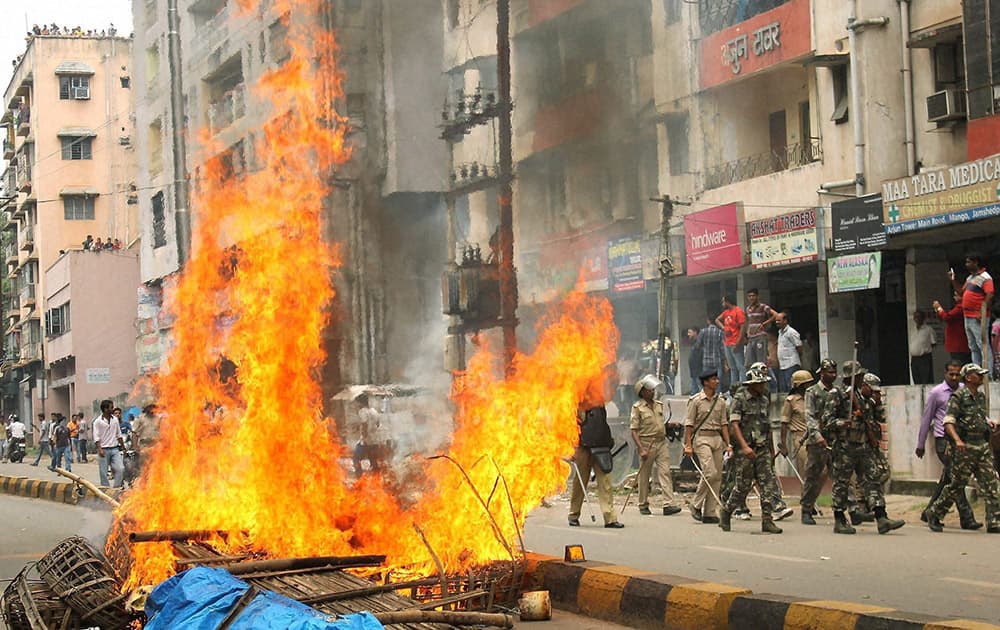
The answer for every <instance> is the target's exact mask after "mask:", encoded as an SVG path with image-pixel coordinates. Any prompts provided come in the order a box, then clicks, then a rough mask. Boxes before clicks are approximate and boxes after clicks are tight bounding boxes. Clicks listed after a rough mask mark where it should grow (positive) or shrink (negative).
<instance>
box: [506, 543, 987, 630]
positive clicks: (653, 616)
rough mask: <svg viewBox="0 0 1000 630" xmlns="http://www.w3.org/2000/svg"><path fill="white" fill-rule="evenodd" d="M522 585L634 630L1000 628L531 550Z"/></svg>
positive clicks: (565, 607)
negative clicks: (771, 592) (764, 591)
mask: <svg viewBox="0 0 1000 630" xmlns="http://www.w3.org/2000/svg"><path fill="white" fill-rule="evenodd" d="M527 560H528V566H527V572H526V575H525V583H524V585H525V589H526V590H536V589H545V590H548V591H549V597H550V598H551V600H552V605H553V606H555V607H556V608H561V609H563V610H569V611H571V612H575V613H579V614H582V615H586V616H588V617H593V618H596V619H603V620H606V621H612V622H615V623H619V624H624V625H628V626H631V627H634V628H671V629H675V630H689V629H690V630H710V629H723V628H729V629H732V630H767V629H771V628H773V629H782V630H820V629H823V630H840V629H844V630H848V629H849V630H923V629H927V630H960V629H961V630H1000V626H995V625H992V624H988V623H983V622H980V621H973V620H969V619H939V618H936V617H931V616H928V615H918V614H913V613H906V612H901V611H897V610H894V609H892V608H885V607H880V606H871V605H866V604H853V603H849V602H838V601H832V600H831V601H828V600H823V601H817V600H809V599H803V598H798V597H786V596H782V595H769V594H755V593H752V592H751V591H750V590H749V589H746V588H740V587H737V586H730V585H728V584H717V583H714V582H701V581H698V580H692V579H689V578H684V577H680V576H676V575H665V574H659V573H654V572H651V571H639V570H637V569H632V568H629V567H624V566H619V565H613V564H607V563H604V562H594V561H587V562H579V563H570V562H564V561H563V560H562V559H560V558H556V557H553V556H545V555H541V554H533V553H529V554H528V557H527Z"/></svg>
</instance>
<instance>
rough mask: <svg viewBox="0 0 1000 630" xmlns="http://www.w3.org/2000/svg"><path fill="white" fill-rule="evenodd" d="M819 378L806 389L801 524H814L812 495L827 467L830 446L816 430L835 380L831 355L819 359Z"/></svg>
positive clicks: (828, 465) (815, 497)
mask: <svg viewBox="0 0 1000 630" xmlns="http://www.w3.org/2000/svg"><path fill="white" fill-rule="evenodd" d="M817 372H818V373H819V381H818V382H817V383H816V384H815V385H813V386H812V387H810V388H809V389H807V390H806V402H805V406H806V437H805V448H806V466H805V471H804V474H805V483H803V484H802V499H801V501H800V502H799V504H800V505H801V507H802V524H803V525H815V524H816V520H815V519H813V511H814V510H815V508H816V499H817V498H818V497H819V493H820V490H821V489H822V487H823V481H824V474H823V473H824V472H826V471H829V470H830V446H829V445H828V444H827V442H826V438H824V437H823V434H822V433H821V432H820V421H821V420H822V419H823V410H824V408H825V407H826V399H827V397H828V396H829V394H830V391H831V390H833V389H835V387H836V386H835V385H834V383H836V381H837V362H836V361H834V360H833V359H823V360H822V361H821V362H820V366H819V370H817Z"/></svg>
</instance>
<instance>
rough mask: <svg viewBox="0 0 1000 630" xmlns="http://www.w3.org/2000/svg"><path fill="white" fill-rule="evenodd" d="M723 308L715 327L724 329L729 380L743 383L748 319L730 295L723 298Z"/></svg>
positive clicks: (716, 319)
mask: <svg viewBox="0 0 1000 630" xmlns="http://www.w3.org/2000/svg"><path fill="white" fill-rule="evenodd" d="M722 308H723V311H722V313H720V314H719V316H718V317H716V318H715V325H716V326H718V327H719V328H721V329H722V334H723V339H724V341H725V345H724V346H723V350H724V351H725V353H726V364H727V365H729V380H730V382H731V383H742V382H743V376H744V374H745V372H744V365H743V363H744V356H743V345H744V344H745V343H746V332H747V317H746V315H745V314H744V313H743V309H741V308H740V307H739V306H737V305H736V303H735V302H733V300H732V299H731V298H730V297H729V296H728V295H727V296H724V297H723V298H722Z"/></svg>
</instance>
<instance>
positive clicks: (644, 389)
mask: <svg viewBox="0 0 1000 630" xmlns="http://www.w3.org/2000/svg"><path fill="white" fill-rule="evenodd" d="M720 332H721V331H720ZM659 385H660V382H659V380H658V379H657V378H656V377H654V376H653V375H651V374H647V375H646V376H643V377H642V378H641V379H639V381H638V382H637V383H636V384H635V393H636V395H637V396H638V397H639V400H637V401H636V402H635V404H634V405H632V413H631V415H630V417H629V430H630V431H631V433H632V440H633V441H634V442H635V445H636V446H637V447H638V448H639V461H640V464H639V475H638V479H637V482H638V484H639V513H640V514H644V515H649V514H652V511H651V510H650V509H649V495H650V490H651V487H650V479H651V477H652V473H653V468H654V467H655V468H656V480H657V482H658V483H659V484H660V491H661V492H662V493H663V501H662V506H663V515H664V516H670V515H671V514H677V513H678V512H680V511H681V508H680V506H678V505H676V504H675V502H674V483H673V479H672V478H671V476H670V453H669V452H668V450H667V434H666V427H665V426H664V424H663V403H662V402H660V401H659V400H656V399H655V396H656V388H657V387H659Z"/></svg>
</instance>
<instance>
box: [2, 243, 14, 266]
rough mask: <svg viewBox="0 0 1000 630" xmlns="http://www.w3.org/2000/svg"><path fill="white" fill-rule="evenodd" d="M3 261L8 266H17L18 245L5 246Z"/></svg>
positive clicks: (9, 244)
mask: <svg viewBox="0 0 1000 630" xmlns="http://www.w3.org/2000/svg"><path fill="white" fill-rule="evenodd" d="M3 259H4V262H5V263H6V264H8V265H10V264H15V265H16V264H17V245H16V244H15V243H8V244H7V245H5V246H4V248H3Z"/></svg>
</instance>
